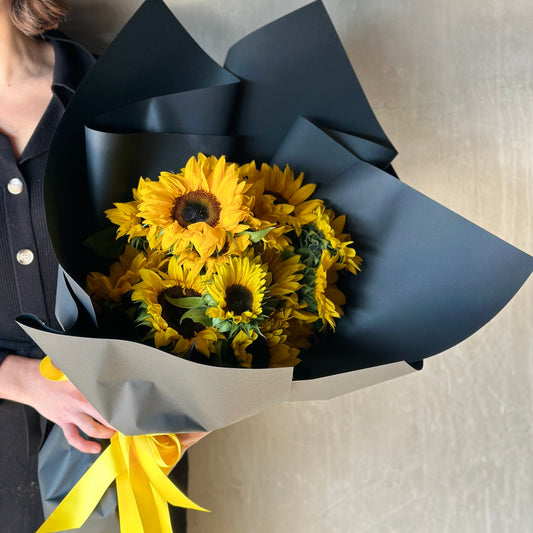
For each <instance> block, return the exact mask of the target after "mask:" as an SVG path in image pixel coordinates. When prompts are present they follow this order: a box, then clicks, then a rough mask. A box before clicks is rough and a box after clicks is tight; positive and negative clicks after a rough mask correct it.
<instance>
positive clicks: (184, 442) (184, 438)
mask: <svg viewBox="0 0 533 533" xmlns="http://www.w3.org/2000/svg"><path fill="white" fill-rule="evenodd" d="M209 433H210V432H209V431H208V432H207V433H177V434H176V435H177V437H178V439H179V440H180V442H181V456H182V457H183V454H184V453H185V452H186V451H187V450H188V449H189V448H190V447H191V446H194V445H195V444H196V443H197V442H198V441H199V440H201V439H203V438H204V437H205V436H206V435H209Z"/></svg>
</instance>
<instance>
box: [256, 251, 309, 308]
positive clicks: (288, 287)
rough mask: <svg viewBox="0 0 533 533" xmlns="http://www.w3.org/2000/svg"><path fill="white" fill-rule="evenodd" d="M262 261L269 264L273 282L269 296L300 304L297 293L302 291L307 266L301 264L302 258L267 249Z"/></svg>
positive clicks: (270, 284)
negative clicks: (302, 281)
mask: <svg viewBox="0 0 533 533" xmlns="http://www.w3.org/2000/svg"><path fill="white" fill-rule="evenodd" d="M261 260H262V261H263V262H264V263H266V264H268V270H269V273H270V274H271V281H270V283H269V286H268V295H269V296H270V297H272V298H276V299H278V300H284V301H290V302H292V303H293V305H296V304H297V302H298V296H297V294H296V293H297V292H298V291H299V290H300V289H301V287H302V284H301V283H300V282H301V280H302V278H303V270H304V268H305V265H304V264H303V263H301V262H300V256H299V255H294V254H292V255H291V254H281V253H278V252H277V251H276V250H272V249H268V248H267V249H265V250H263V252H262V253H261Z"/></svg>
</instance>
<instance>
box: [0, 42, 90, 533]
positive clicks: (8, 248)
mask: <svg viewBox="0 0 533 533" xmlns="http://www.w3.org/2000/svg"><path fill="white" fill-rule="evenodd" d="M45 38H46V39H47V40H48V41H49V42H50V43H51V44H52V46H53V48H54V52H55V66H54V74H53V84H52V92H53V96H52V99H51V100H50V103H49V105H48V107H47V109H46V111H45V113H44V115H43V116H42V118H41V120H40V122H39V124H38V126H37V128H36V129H35V131H34V133H33V135H32V137H31V139H30V140H29V142H28V144H27V146H26V147H25V149H24V151H23V153H22V154H21V156H20V158H19V159H18V161H17V160H16V158H15V155H14V152H13V149H12V146H11V142H10V140H9V138H8V137H7V136H6V135H4V134H2V133H0V217H1V220H0V363H1V362H2V360H3V359H4V358H5V356H6V355H7V354H9V353H15V354H18V355H25V356H29V357H40V356H42V354H41V352H40V350H39V349H38V348H37V347H36V346H35V345H34V344H33V343H32V342H31V341H30V339H29V338H28V337H27V336H26V335H25V334H24V332H23V331H22V329H21V328H20V327H19V326H18V325H17V324H16V323H15V317H16V316H17V315H19V314H20V313H22V312H30V313H33V314H35V315H37V316H38V317H39V318H41V319H42V320H44V321H46V322H47V323H48V324H52V325H55V318H54V301H55V290H56V280H57V261H56V258H55V255H54V251H53V248H52V245H51V243H50V240H49V238H48V232H47V227H46V218H45V212H44V201H43V177H44V170H45V165H46V157H47V152H48V147H49V145H50V141H51V139H52V135H53V133H54V130H55V128H56V126H57V124H58V123H59V121H60V119H61V116H62V115H63V111H64V110H65V106H66V105H67V103H68V101H69V100H70V98H71V97H72V95H73V94H74V91H75V89H76V87H77V86H78V84H79V83H80V81H81V80H82V78H83V76H84V75H85V73H86V72H87V70H88V69H89V68H90V67H91V66H92V64H93V63H94V58H93V56H92V55H91V54H90V53H89V52H87V51H86V50H85V49H84V48H82V47H81V46H80V45H78V44H76V43H74V42H72V41H70V40H69V39H67V38H66V37H65V36H63V35H62V34H60V33H59V32H50V33H47V34H46V35H45ZM43 423H44V419H41V418H40V417H39V416H38V414H37V413H36V412H35V411H34V410H33V409H31V408H30V407H28V406H22V405H21V404H17V403H14V402H10V401H6V400H0V436H1V438H0V533H12V532H13V533H33V532H34V531H36V530H37V528H38V527H39V526H40V524H41V522H42V520H43V516H42V507H41V500H40V493H39V486H38V482H37V455H36V452H37V449H38V446H39V443H40V439H41V429H42V428H43Z"/></svg>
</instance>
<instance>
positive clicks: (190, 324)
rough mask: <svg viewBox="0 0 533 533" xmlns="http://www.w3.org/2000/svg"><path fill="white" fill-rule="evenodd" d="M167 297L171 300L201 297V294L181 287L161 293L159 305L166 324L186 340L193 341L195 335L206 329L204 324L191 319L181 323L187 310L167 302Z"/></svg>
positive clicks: (158, 300) (158, 298)
mask: <svg viewBox="0 0 533 533" xmlns="http://www.w3.org/2000/svg"><path fill="white" fill-rule="evenodd" d="M167 296H168V297H169V298H186V297H188V296H201V294H200V293H198V292H196V291H195V290H193V289H187V288H184V287H180V286H176V287H169V288H168V289H165V290H164V291H162V292H160V293H159V295H158V296H157V303H158V304H159V305H160V306H161V316H162V317H163V319H164V320H165V322H166V323H167V324H168V325H169V326H170V327H171V328H173V329H175V330H176V331H177V332H178V333H179V334H180V335H182V336H183V337H185V338H186V339H192V338H193V337H194V334H195V333H198V332H199V331H202V330H203V329H205V328H204V326H203V325H202V324H199V323H198V322H194V321H193V320H191V319H190V318H186V319H185V320H183V321H181V317H182V316H183V314H184V313H186V312H187V309H184V308H183V307H178V306H176V305H173V304H171V303H170V302H169V301H168V300H167Z"/></svg>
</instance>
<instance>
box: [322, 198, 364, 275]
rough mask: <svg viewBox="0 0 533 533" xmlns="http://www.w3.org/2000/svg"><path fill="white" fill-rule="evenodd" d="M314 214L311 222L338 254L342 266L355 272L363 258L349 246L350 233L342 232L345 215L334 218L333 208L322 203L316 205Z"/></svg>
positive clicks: (350, 242)
mask: <svg viewBox="0 0 533 533" xmlns="http://www.w3.org/2000/svg"><path fill="white" fill-rule="evenodd" d="M316 214H317V217H316V220H315V221H314V222H313V224H314V225H315V226H316V228H317V229H318V230H319V231H320V232H321V234H322V235H323V236H324V238H325V239H326V240H327V241H328V243H329V246H330V247H331V248H332V250H334V251H335V252H336V253H337V254H338V255H339V259H340V262H341V263H342V266H343V268H347V269H348V271H350V272H351V273H352V274H357V272H358V271H360V270H361V267H360V265H361V263H362V262H363V260H362V258H361V257H359V256H358V255H357V253H356V251H355V249H354V248H352V247H351V246H350V245H351V244H353V241H352V240H350V235H348V234H347V233H343V232H342V231H343V229H344V225H345V223H346V215H341V216H339V217H336V218H335V213H334V212H333V210H332V209H326V208H325V207H324V206H323V205H322V206H319V207H318V209H317V211H316Z"/></svg>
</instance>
